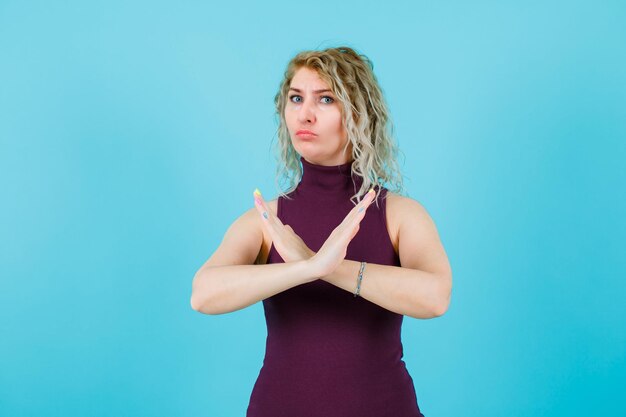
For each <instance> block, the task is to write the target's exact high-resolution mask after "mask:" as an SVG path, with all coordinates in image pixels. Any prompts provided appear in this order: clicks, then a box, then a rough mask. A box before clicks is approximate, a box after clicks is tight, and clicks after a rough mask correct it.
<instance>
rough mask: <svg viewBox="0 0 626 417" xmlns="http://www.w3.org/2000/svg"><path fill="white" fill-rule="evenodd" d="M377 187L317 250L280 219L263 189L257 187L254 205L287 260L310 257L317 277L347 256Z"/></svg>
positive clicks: (309, 259)
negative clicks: (265, 198) (270, 207)
mask: <svg viewBox="0 0 626 417" xmlns="http://www.w3.org/2000/svg"><path fill="white" fill-rule="evenodd" d="M375 194H376V193H375V192H374V189H371V190H370V191H369V192H368V193H367V194H366V195H365V197H363V199H362V200H361V201H360V202H359V203H358V204H357V205H356V206H354V207H353V208H352V210H350V212H349V213H348V214H347V215H346V217H345V218H344V219H343V221H342V222H341V223H340V224H339V226H337V227H336V228H335V229H334V230H333V231H332V233H331V234H330V236H328V238H327V239H326V241H325V242H324V244H323V245H322V247H321V248H320V249H319V251H318V252H317V253H316V252H314V251H312V250H311V249H310V248H309V247H308V246H307V245H306V243H304V241H303V240H302V239H301V238H300V236H298V235H297V234H296V233H295V232H294V231H293V229H292V228H291V226H289V225H284V224H283V223H282V222H281V221H280V219H279V218H278V217H277V216H276V215H275V214H274V213H273V212H272V211H271V210H270V209H269V208H268V207H267V205H266V203H265V200H263V196H262V195H261V192H260V191H259V190H258V189H256V190H254V200H255V203H254V205H255V206H256V208H257V211H258V212H259V214H260V215H261V222H262V224H263V229H264V230H265V232H266V233H267V234H269V235H270V236H271V238H272V241H273V243H274V248H275V249H276V251H277V252H278V253H279V254H280V256H281V258H283V260H284V261H285V262H295V261H303V260H304V261H310V263H311V266H312V268H313V271H314V274H315V276H316V277H323V276H325V275H328V274H330V273H332V272H333V271H334V270H335V269H337V267H338V266H339V265H340V264H341V262H342V261H343V260H344V258H345V257H346V251H347V249H348V244H349V243H350V241H351V240H352V238H353V237H354V236H355V235H356V234H357V232H358V231H359V228H360V224H361V220H362V219H363V217H365V213H366V211H367V208H368V207H369V205H370V204H371V202H372V201H373V200H374V196H375Z"/></svg>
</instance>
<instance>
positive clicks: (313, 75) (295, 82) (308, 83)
mask: <svg viewBox="0 0 626 417" xmlns="http://www.w3.org/2000/svg"><path fill="white" fill-rule="evenodd" d="M290 87H295V88H299V89H311V90H317V89H323V88H328V84H327V83H326V82H325V81H324V80H322V79H321V78H320V76H319V75H318V74H317V71H315V70H312V69H310V68H307V67H302V68H300V69H298V70H297V71H296V73H295V74H294V76H293V78H292V79H291V84H290Z"/></svg>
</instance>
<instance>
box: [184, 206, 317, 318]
mask: <svg viewBox="0 0 626 417" xmlns="http://www.w3.org/2000/svg"><path fill="white" fill-rule="evenodd" d="M262 244H263V229H262V225H261V223H260V219H259V215H258V212H257V210H256V209H255V208H252V209H250V210H248V211H247V212H245V213H244V214H242V215H241V216H240V217H239V218H238V219H237V220H235V221H234V222H233V224H232V225H231V226H230V227H229V228H228V230H227V231H226V234H225V235H224V239H223V240H222V243H221V244H220V246H219V247H218V248H217V250H216V251H215V252H214V253H213V255H212V256H211V257H210V258H209V260H208V261H206V262H205V264H204V265H202V267H201V268H200V269H199V270H198V271H197V272H196V274H195V276H194V278H193V283H192V294H191V308H193V309H194V310H196V311H199V312H201V313H205V314H224V313H230V312H232V311H236V310H240V309H242V308H244V307H247V306H249V305H251V304H254V303H256V302H258V301H261V300H264V299H266V298H268V297H271V296H272V295H274V294H277V293H280V292H282V291H285V290H287V289H289V288H292V287H295V286H297V285H300V284H304V283H307V282H311V281H313V280H315V279H317V278H318V277H316V276H314V275H313V274H314V272H313V270H312V268H310V262H309V261H297V262H288V263H276V264H263V265H254V262H255V261H256V259H257V257H258V255H259V251H260V249H261V246H262Z"/></svg>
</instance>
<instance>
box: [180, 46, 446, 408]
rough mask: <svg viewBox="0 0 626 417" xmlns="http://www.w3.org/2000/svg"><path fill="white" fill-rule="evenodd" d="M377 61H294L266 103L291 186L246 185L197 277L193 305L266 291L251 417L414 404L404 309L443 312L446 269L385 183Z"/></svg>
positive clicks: (388, 149)
mask: <svg viewBox="0 0 626 417" xmlns="http://www.w3.org/2000/svg"><path fill="white" fill-rule="evenodd" d="M372 70H373V66H372V64H371V62H370V61H369V59H368V58H367V57H365V56H364V55H360V54H358V53H357V52H356V51H354V50H353V49H351V48H348V47H339V48H329V49H326V50H323V51H305V52H301V53H299V54H298V55H296V56H295V57H294V58H293V59H292V60H291V61H290V62H289V64H288V66H287V70H286V71H285V76H284V80H283V82H282V84H281V86H280V90H279V92H278V93H277V95H276V98H275V103H276V110H277V114H278V116H279V118H280V126H279V130H278V136H279V143H280V147H281V165H283V166H284V167H283V169H284V171H286V172H287V174H288V175H287V176H289V174H291V180H292V182H291V187H290V188H289V189H288V190H287V191H286V192H284V193H280V196H279V198H277V199H275V200H271V201H266V200H264V199H263V197H262V195H261V193H260V192H258V190H255V192H254V199H255V202H254V205H255V206H254V208H251V209H249V210H248V211H247V212H245V213H244V214H243V215H242V216H240V217H239V218H238V219H237V220H236V221H235V222H234V223H233V224H232V225H231V226H230V228H229V229H228V231H227V232H226V235H225V236H224V239H223V241H222V242H221V244H220V246H219V247H218V248H217V250H216V251H215V253H214V254H213V255H212V256H211V257H210V258H209V260H208V261H207V262H206V263H205V264H204V265H203V266H202V267H201V268H200V269H199V270H198V272H197V273H196V275H195V277H194V281H193V293H192V297H191V305H192V307H193V309H194V310H197V311H200V312H202V313H206V314H222V313H227V312H231V311H235V310H239V309H242V308H244V307H246V306H249V305H251V304H254V303H256V302H258V301H261V300H262V301H263V307H264V312H265V317H266V322H267V329H268V335H267V341H266V353H265V359H264V362H263V366H262V368H261V371H260V373H259V376H258V379H257V381H256V383H255V385H254V388H253V390H252V394H251V396H250V403H249V405H248V409H247V416H248V417H252V416H254V417H266V416H268V417H269V416H271V417H277V416H297V417H305V416H324V417H333V416H360V417H366V416H376V417H381V416H393V417H405V416H406V417H409V416H416V417H419V416H423V414H422V413H421V411H420V409H419V407H418V404H417V397H416V394H415V389H414V386H413V380H412V378H411V376H410V375H409V373H408V372H407V370H406V367H405V363H404V361H403V360H402V356H403V349H402V343H401V340H400V330H401V325H402V319H403V316H404V315H408V316H411V317H415V318H433V317H437V316H441V315H442V314H444V312H445V311H446V310H447V308H448V304H449V301H450V294H451V289H452V272H451V268H450V265H449V263H448V259H447V256H446V253H445V251H444V248H443V246H442V244H441V242H440V239H439V236H438V233H437V230H436V227H435V225H434V222H433V221H432V219H431V218H430V216H429V215H428V213H427V212H426V210H425V209H424V207H423V206H421V205H420V204H419V203H418V202H417V201H415V200H412V199H410V198H408V197H403V196H401V195H399V194H396V193H392V192H391V191H389V190H388V189H387V188H385V187H384V186H382V185H380V183H381V182H390V181H393V180H394V177H393V173H394V172H395V173H397V172H398V170H397V168H396V167H397V164H396V161H395V158H394V154H395V152H396V151H397V149H396V147H395V145H394V144H393V140H392V137H391V135H390V134H389V133H388V130H390V129H389V127H390V123H389V121H388V112H387V107H386V105H385V101H384V99H383V95H382V91H381V89H380V87H379V85H378V82H377V80H376V77H375V76H374V74H373V71H372ZM279 169H280V167H279ZM389 171H391V173H390V172H389ZM295 179H297V180H299V181H298V182H297V183H296V181H295ZM368 190H369V192H368ZM353 199H356V200H357V201H356V202H355V201H353ZM374 201H376V204H372V202H374Z"/></svg>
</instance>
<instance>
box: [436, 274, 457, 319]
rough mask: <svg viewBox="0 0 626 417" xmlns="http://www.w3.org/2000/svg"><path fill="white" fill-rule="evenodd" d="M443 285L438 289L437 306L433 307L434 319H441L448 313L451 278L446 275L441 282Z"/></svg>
mask: <svg viewBox="0 0 626 417" xmlns="http://www.w3.org/2000/svg"><path fill="white" fill-rule="evenodd" d="M442 282H443V285H442V288H441V289H440V296H439V297H438V300H439V301H438V302H437V305H436V306H435V307H434V309H433V310H434V315H435V317H441V316H443V315H444V314H446V312H447V311H448V308H449V307H450V297H451V295H452V276H451V275H448V276H446V278H445V279H444V280H442Z"/></svg>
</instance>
